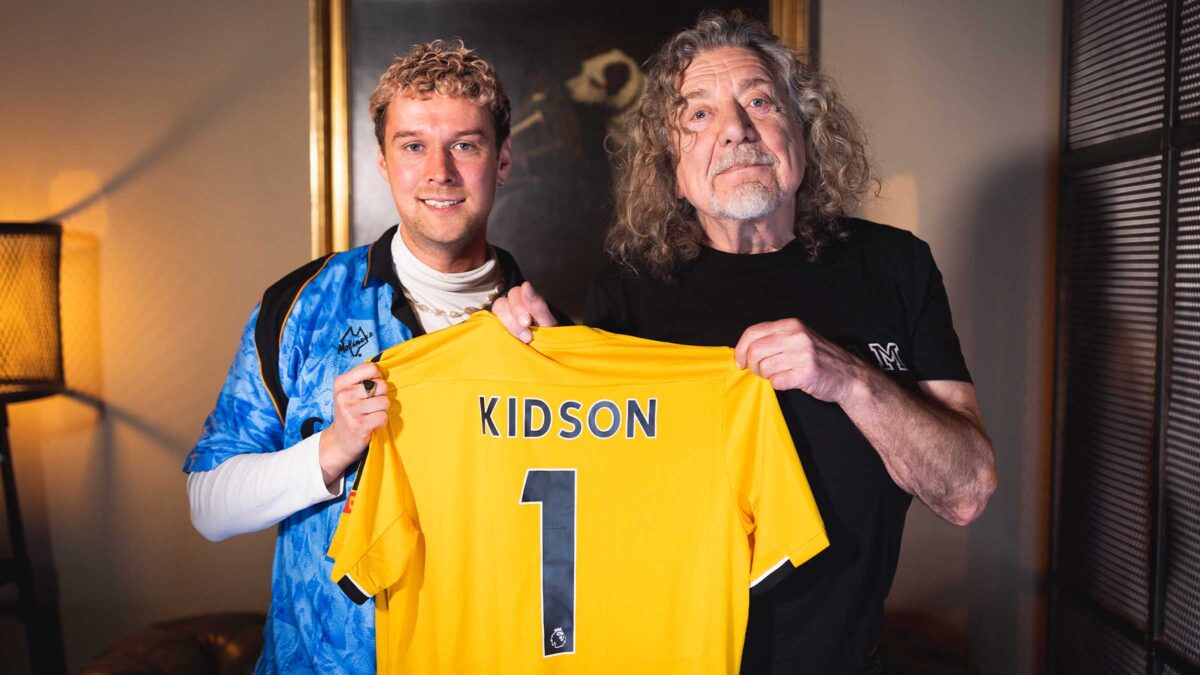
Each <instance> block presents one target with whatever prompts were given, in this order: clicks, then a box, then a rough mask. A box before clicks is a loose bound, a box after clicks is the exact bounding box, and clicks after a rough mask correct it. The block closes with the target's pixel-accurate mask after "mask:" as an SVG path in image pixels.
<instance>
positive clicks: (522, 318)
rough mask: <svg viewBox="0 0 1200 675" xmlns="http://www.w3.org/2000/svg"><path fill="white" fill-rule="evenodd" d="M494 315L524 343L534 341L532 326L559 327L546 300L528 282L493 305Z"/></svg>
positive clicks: (515, 288)
mask: <svg viewBox="0 0 1200 675" xmlns="http://www.w3.org/2000/svg"><path fill="white" fill-rule="evenodd" d="M492 313H493V314H495V315H496V318H498V319H500V322H501V323H503V324H504V327H505V328H507V329H508V332H509V333H512V334H513V335H514V336H516V337H517V339H519V340H521V341H522V342H529V341H530V340H532V339H533V331H531V330H529V327H530V326H556V325H558V322H557V321H556V320H555V319H554V314H552V313H551V312H550V306H549V305H548V304H547V303H546V300H545V299H544V298H542V296H541V294H539V293H538V292H537V291H535V290H534V289H533V286H532V285H531V284H530V283H529V282H528V281H526V282H525V283H523V284H521V285H520V286H516V287H514V288H513V289H512V290H510V291H509V292H508V295H507V296H505V297H503V298H500V299H499V300H497V301H496V302H495V303H494V304H493V305H492Z"/></svg>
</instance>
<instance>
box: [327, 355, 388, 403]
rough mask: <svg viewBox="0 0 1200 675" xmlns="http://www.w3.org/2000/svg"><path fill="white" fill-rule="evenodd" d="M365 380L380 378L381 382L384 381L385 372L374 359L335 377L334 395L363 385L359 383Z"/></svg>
mask: <svg viewBox="0 0 1200 675" xmlns="http://www.w3.org/2000/svg"><path fill="white" fill-rule="evenodd" d="M363 380H379V382H382V381H383V373H382V372H381V371H380V370H379V366H378V365H376V364H375V363H374V362H372V361H367V362H366V363H360V364H358V365H357V366H354V367H353V368H351V369H350V370H347V371H346V372H344V373H342V374H341V375H338V376H337V377H335V378H334V379H333V393H334V396H337V393H338V392H339V391H342V390H344V389H350V388H351V387H361V385H360V384H359V383H360V382H362V381H363Z"/></svg>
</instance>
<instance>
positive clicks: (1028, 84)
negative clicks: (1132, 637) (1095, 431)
mask: <svg viewBox="0 0 1200 675" xmlns="http://www.w3.org/2000/svg"><path fill="white" fill-rule="evenodd" d="M821 5H822V14H821V30H822V32H821V49H822V53H821V58H822V62H823V64H824V67H825V70H826V71H827V72H829V73H830V74H832V75H833V76H834V77H835V78H836V80H837V81H838V83H839V84H840V85H841V89H842V91H843V93H844V95H845V98H846V100H847V102H848V103H849V105H850V106H851V108H852V109H853V110H855V111H856V112H857V113H858V114H859V116H860V119H861V120H862V121H863V122H864V124H865V125H866V127H867V133H868V135H869V137H870V141H871V151H872V155H873V156H874V159H875V161H876V164H877V166H878V169H879V173H880V175H881V177H882V178H883V179H884V181H885V183H884V190H883V195H882V199H879V200H876V201H875V202H874V203H872V204H869V205H867V207H866V208H865V209H864V211H865V214H866V215H867V216H868V217H871V218H873V219H876V220H881V221H883V222H890V223H891V224H894V225H898V226H901V227H904V228H906V229H910V230H913V231H914V232H916V233H917V234H918V236H920V237H921V238H923V239H925V240H926V241H928V242H929V243H930V245H931V246H932V248H933V252H934V255H935V256H936V258H937V260H938V263H939V265H940V267H941V269H942V271H943V273H944V275H945V279H946V286H947V288H948V289H949V294H950V301H951V305H952V307H953V310H954V318H955V324H956V327H957V328H958V332H959V335H960V337H961V338H962V340H963V347H964V350H965V352H966V355H967V361H968V364H969V365H970V366H971V370H972V373H973V376H974V378H975V382H976V387H977V390H978V392H979V399H980V403H981V405H982V407H983V411H984V415H985V418H986V422H987V427H988V430H989V432H990V434H991V436H992V439H993V441H994V443H995V447H996V454H997V460H998V462H997V463H998V467H999V472H1000V487H999V489H998V490H997V492H996V494H995V496H994V497H993V498H992V502H991V505H990V506H989V508H988V511H987V513H985V514H984V516H983V517H982V518H981V519H980V520H979V521H978V522H976V523H975V524H973V525H971V526H970V527H969V528H967V529H957V528H955V527H953V526H951V525H948V524H946V523H944V522H941V521H939V520H938V519H937V518H936V517H935V516H933V515H932V513H931V512H930V511H929V510H928V509H926V508H925V507H924V506H921V505H919V504H918V505H914V506H913V508H912V509H911V510H910V512H909V523H908V528H907V531H906V533H905V538H904V545H903V552H902V555H901V562H900V570H899V572H898V574H897V579H896V583H895V586H894V588H893V591H892V594H891V597H890V598H889V603H888V605H889V609H891V610H900V611H916V612H920V613H923V614H927V615H932V616H934V617H937V618H939V619H941V620H943V621H945V622H947V623H948V624H949V625H951V626H954V627H956V628H958V629H959V630H962V631H964V632H966V633H967V634H968V635H969V637H970V642H971V644H972V646H973V647H974V652H975V658H976V659H977V661H978V662H979V663H980V665H981V666H982V667H983V670H984V672H986V673H1027V672H1036V670H1037V669H1039V668H1040V666H1041V661H1040V656H1039V653H1038V652H1037V649H1038V648H1039V647H1038V645H1039V639H1040V636H1041V633H1042V631H1043V629H1044V627H1043V624H1042V623H1041V622H1042V619H1041V616H1040V604H1039V603H1040V600H1039V599H1038V596H1037V589H1038V584H1039V579H1040V576H1039V575H1040V573H1041V569H1042V563H1041V561H1042V560H1043V559H1044V557H1045V548H1044V544H1043V541H1044V538H1045V532H1046V525H1045V523H1046V513H1047V510H1046V503H1047V499H1048V495H1047V488H1046V486H1047V485H1048V466H1049V441H1048V420H1049V404H1048V391H1049V390H1048V370H1047V368H1048V364H1049V358H1050V356H1049V330H1050V328H1049V326H1050V322H1049V302H1050V291H1049V289H1050V287H1051V286H1050V279H1051V269H1052V268H1051V261H1052V246H1051V242H1052V237H1053V228H1054V221H1053V214H1054V208H1055V201H1054V194H1055V188H1054V162H1055V157H1056V152H1057V143H1058V140H1057V139H1058V115H1059V82H1060V70H1059V69H1060V65H1059V64H1060V58H1061V57H1060V43H1061V37H1060V30H1061V28H1060V26H1061V13H1062V8H1061V3H1060V2H1057V1H1054V2H1045V0H1012V1H1005V2H1000V1H999V0H990V1H989V2H960V1H958V0H929V1H923V2H894V1H890V0H822V2H821Z"/></svg>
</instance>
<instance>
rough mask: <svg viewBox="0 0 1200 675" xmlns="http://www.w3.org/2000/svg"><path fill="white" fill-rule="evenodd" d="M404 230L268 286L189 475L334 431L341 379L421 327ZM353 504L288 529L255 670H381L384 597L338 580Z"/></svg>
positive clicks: (336, 505)
mask: <svg viewBox="0 0 1200 675" xmlns="http://www.w3.org/2000/svg"><path fill="white" fill-rule="evenodd" d="M396 230H397V228H396V227H392V228H391V229H389V230H388V231H387V232H385V233H383V235H382V236H381V237H380V238H379V239H378V240H377V241H376V242H375V243H374V244H371V245H370V246H361V247H359V248H356V249H352V250H350V251H346V252H344V253H338V254H335V255H329V256H325V257H322V258H318V259H317V260H314V261H312V262H310V263H308V264H307V265H304V266H303V267H301V268H299V269H297V270H296V271H294V272H292V273H291V274H288V275H287V276H285V277H284V278H283V279H281V280H279V281H278V282H276V283H275V284H274V285H273V286H271V287H270V288H268V289H267V291H266V292H265V293H264V294H263V297H262V301H261V302H260V303H259V305H258V306H257V307H255V309H254V311H253V312H251V314H250V320H249V321H248V322H247V323H246V329H245V331H244V332H243V334H242V341H241V344H240V346H239V348H238V353H237V356H236V357H235V358H234V361H233V366H232V367H231V368H230V370H229V376H228V377H227V378H226V380H225V386H224V387H223V388H222V389H221V393H220V394H219V395H218V397H217V404H216V407H214V408H213V411H212V413H211V414H210V415H209V416H208V419H207V420H206V421H205V423H204V429H203V431H201V433H200V440H199V441H197V443H196V447H195V448H194V449H193V450H192V452H191V454H189V455H188V457H187V460H186V461H185V462H184V465H183V470H184V471H185V472H187V473H191V472H193V471H208V470H211V469H213V468H214V467H216V466H217V465H218V464H220V463H221V462H223V461H225V460H226V459H228V458H230V457H232V456H234V455H238V454H241V453H246V452H276V451H278V450H281V449H283V448H286V447H290V446H292V445H294V444H296V443H298V442H299V441H300V440H302V439H304V438H307V437H308V436H310V435H312V434H313V433H315V432H317V431H319V430H321V429H323V428H325V426H327V425H328V424H329V422H330V421H332V419H333V379H334V378H335V377H337V376H338V375H340V374H341V373H343V372H345V371H347V370H349V369H350V368H352V367H354V366H355V365H358V364H359V363H362V362H363V361H366V360H367V359H369V358H371V357H373V356H374V355H375V354H377V353H379V352H380V351H382V350H384V349H386V348H388V347H390V346H392V345H395V344H398V343H400V342H403V341H405V340H408V339H409V338H411V337H413V336H415V335H418V334H420V333H421V332H422V331H421V326H420V323H419V322H418V321H417V320H416V317H415V315H414V313H413V310H412V308H411V307H410V306H409V304H408V302H407V301H406V300H405V299H404V294H403V292H402V288H401V285H400V280H399V279H398V278H397V277H396V268H395V264H394V263H393V261H392V237H393V236H395V234H396ZM495 251H496V255H497V258H498V262H499V264H500V266H501V269H502V270H503V274H504V278H505V282H506V284H507V287H509V288H511V287H513V286H515V285H517V284H520V283H521V282H522V281H523V279H522V277H521V272H520V270H519V269H518V268H517V265H516V262H515V261H514V260H513V258H512V256H511V255H509V254H508V253H507V252H505V251H502V250H500V249H498V248H497V249H495ZM354 471H355V469H354V468H352V469H350V470H349V472H348V475H347V476H346V480H347V482H348V483H349V482H351V481H353V479H354V475H353V473H354ZM344 501H345V496H344V495H343V496H342V497H341V498H337V499H331V500H329V501H326V502H322V503H320V504H315V505H313V506H311V507H309V508H307V509H304V510H303V511H299V512H297V513H294V514H292V515H291V516H289V517H288V518H287V519H285V520H284V521H283V522H281V523H280V524H279V529H278V534H277V535H276V539H275V560H274V565H273V570H272V575H271V577H272V578H271V607H270V610H269V611H268V613H267V625H266V631H265V635H264V645H263V655H262V658H260V659H259V661H258V667H257V668H256V671H255V672H257V673H322V674H329V673H373V672H375V630H374V627H375V605H374V602H373V601H372V602H369V603H367V604H365V605H362V606H358V605H355V604H354V603H353V602H351V601H350V599H349V598H347V597H346V595H345V594H344V593H343V592H342V591H341V589H339V588H338V587H337V585H336V584H334V583H333V582H332V581H330V579H329V575H330V572H331V570H332V566H333V561H332V560H330V559H329V558H328V557H326V552H327V551H328V549H329V543H330V541H331V540H332V538H333V532H334V530H335V529H336V528H337V522H338V516H339V514H340V513H341V510H342V505H343V502H344Z"/></svg>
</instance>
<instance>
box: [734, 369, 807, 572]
mask: <svg viewBox="0 0 1200 675" xmlns="http://www.w3.org/2000/svg"><path fill="white" fill-rule="evenodd" d="M731 378H732V379H731V382H730V385H729V386H728V388H727V390H726V396H725V401H724V409H725V427H726V428H725V438H726V439H727V440H726V444H727V445H726V460H727V462H728V466H729V473H730V484H731V488H732V490H733V493H734V495H735V500H736V502H737V507H738V509H739V510H740V512H741V513H740V516H741V518H742V522H743V523H744V524H745V525H746V530H747V534H748V536H749V537H750V542H751V550H752V551H753V554H752V559H751V564H750V588H751V590H753V591H755V592H761V591H763V590H766V589H767V588H769V587H771V586H773V585H775V584H776V583H778V581H779V580H780V579H782V578H783V577H784V576H786V575H787V573H788V572H789V571H791V570H792V569H793V568H795V567H799V566H800V565H801V564H802V563H804V562H805V561H806V560H808V559H809V558H811V557H813V556H814V555H816V554H817V553H819V552H821V551H822V550H823V549H825V547H827V546H829V539H828V538H827V537H826V534H825V523H824V521H822V520H821V514H820V512H819V511H818V510H817V504H816V501H815V500H814V499H813V496H812V490H811V489H810V488H809V485H808V479H807V478H806V477H805V475H804V469H803V467H801V466H800V458H799V456H798V455H797V454H796V448H795V446H794V445H793V444H792V438H791V435H790V433H789V432H788V428H787V424H786V423H785V422H784V419H783V414H782V413H780V411H779V401H778V399H777V398H776V396H775V391H774V390H773V389H772V388H771V384H770V382H769V381H767V380H765V379H763V378H760V377H758V376H756V375H754V374H753V373H750V372H749V371H745V370H739V371H737V372H736V374H734V375H732V376H731Z"/></svg>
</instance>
